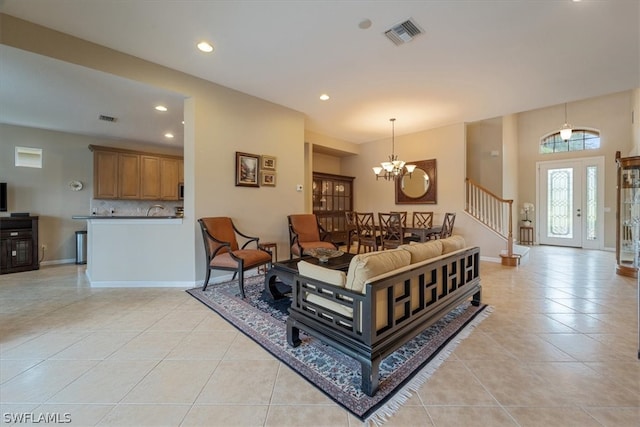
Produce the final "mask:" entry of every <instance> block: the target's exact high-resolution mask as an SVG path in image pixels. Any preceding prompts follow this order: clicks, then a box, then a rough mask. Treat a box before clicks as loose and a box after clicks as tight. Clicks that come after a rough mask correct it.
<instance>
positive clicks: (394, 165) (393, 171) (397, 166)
mask: <svg viewBox="0 0 640 427" xmlns="http://www.w3.org/2000/svg"><path fill="white" fill-rule="evenodd" d="M389 121H390V122H391V155H390V156H389V161H386V162H381V163H380V166H374V167H373V173H375V174H376V181H377V180H378V178H384V179H385V180H387V181H391V180H392V179H394V178H397V177H401V176H404V175H411V173H412V172H413V170H414V169H415V168H416V165H407V164H405V162H404V161H402V160H398V156H396V154H395V130H396V129H395V122H396V119H389ZM405 169H406V172H405Z"/></svg>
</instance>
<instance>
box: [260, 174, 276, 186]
mask: <svg viewBox="0 0 640 427" xmlns="http://www.w3.org/2000/svg"><path fill="white" fill-rule="evenodd" d="M261 176H262V179H261V180H260V185H264V186H266V187H275V186H276V173H275V172H274V171H262V175H261Z"/></svg>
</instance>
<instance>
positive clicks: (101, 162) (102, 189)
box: [93, 151, 118, 199]
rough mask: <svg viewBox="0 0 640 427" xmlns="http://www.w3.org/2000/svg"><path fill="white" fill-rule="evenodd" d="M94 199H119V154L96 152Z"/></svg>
mask: <svg viewBox="0 0 640 427" xmlns="http://www.w3.org/2000/svg"><path fill="white" fill-rule="evenodd" d="M93 197H95V198H96V199H117V198H118V153H117V152H113V151H95V152H94V153H93Z"/></svg>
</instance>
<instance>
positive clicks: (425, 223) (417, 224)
mask: <svg viewBox="0 0 640 427" xmlns="http://www.w3.org/2000/svg"><path fill="white" fill-rule="evenodd" d="M411 226H412V227H414V228H431V227H433V212H418V211H415V212H413V215H412V219H411ZM406 239H407V240H409V241H411V242H420V241H421V238H420V236H419V235H416V234H411V235H410V236H408V237H407V238H406Z"/></svg>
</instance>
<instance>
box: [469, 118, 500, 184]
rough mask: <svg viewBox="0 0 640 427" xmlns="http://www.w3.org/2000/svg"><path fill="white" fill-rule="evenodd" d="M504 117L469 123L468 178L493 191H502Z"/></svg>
mask: <svg viewBox="0 0 640 427" xmlns="http://www.w3.org/2000/svg"><path fill="white" fill-rule="evenodd" d="M502 159H503V147H502V118H500V117H498V118H495V119H489V120H482V121H479V122H474V123H469V124H468V125H467V178H470V179H472V180H473V181H475V182H476V183H478V184H480V185H481V186H483V187H484V188H486V189H487V190H489V191H491V192H492V193H494V194H496V195H498V196H501V195H502V194H503V191H502Z"/></svg>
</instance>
